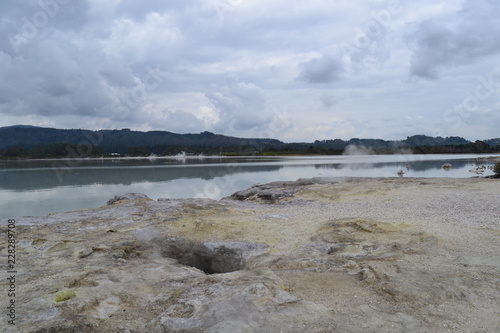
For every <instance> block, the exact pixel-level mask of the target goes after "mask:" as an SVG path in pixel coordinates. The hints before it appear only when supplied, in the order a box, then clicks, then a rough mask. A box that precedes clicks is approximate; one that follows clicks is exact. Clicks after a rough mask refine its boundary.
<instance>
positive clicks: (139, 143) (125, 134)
mask: <svg viewBox="0 0 500 333" xmlns="http://www.w3.org/2000/svg"><path fill="white" fill-rule="evenodd" d="M92 138H93V139H92ZM98 139H99V146H100V148H101V149H102V150H103V151H106V152H117V153H122V154H124V153H126V152H127V150H128V149H129V148H130V147H145V148H149V149H153V150H158V153H161V152H160V151H159V150H161V149H162V148H164V149H166V148H167V147H175V146H177V147H180V148H182V149H184V150H186V149H189V148H196V147H198V148H199V147H211V148H219V147H240V149H241V148H245V149H247V150H248V149H253V150H260V149H265V148H271V147H278V146H281V145H283V142H282V141H279V140H275V139H243V138H236V137H231V136H225V135H219V134H214V133H211V132H203V133H200V134H176V133H172V132H167V131H150V132H139V131H131V130H130V129H121V130H99V131H90V130H85V129H55V128H44V127H34V126H22V125H21V126H19V125H18V126H8V127H2V128H0V149H8V148H11V147H20V148H22V149H25V150H29V149H32V148H34V147H37V146H42V145H51V144H59V143H64V144H72V145H78V144H81V143H85V142H89V141H90V142H91V143H92V141H97V140H98ZM252 147H253V148H252Z"/></svg>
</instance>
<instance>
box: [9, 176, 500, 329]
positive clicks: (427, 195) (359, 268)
mask: <svg viewBox="0 0 500 333" xmlns="http://www.w3.org/2000/svg"><path fill="white" fill-rule="evenodd" d="M498 189H499V183H498V180H496V179H480V178H475V179H422V178H418V179H417V178H413V179H412V178H383V179H373V178H313V179H302V180H298V181H296V182H274V183H270V184H264V185H255V186H253V187H251V188H250V189H247V190H244V191H239V192H237V193H235V194H233V195H232V196H230V197H227V198H224V199H222V200H220V201H213V200H209V199H180V200H169V199H159V200H157V201H154V200H151V199H149V198H148V197H147V196H146V195H142V194H125V195H118V196H116V197H115V198H113V199H110V201H109V202H108V203H109V204H108V205H106V206H103V207H100V208H97V209H87V210H80V211H74V212H67V213H58V214H52V215H49V216H46V217H31V218H19V219H18V220H17V227H16V233H17V235H18V241H19V242H18V244H17V247H16V251H17V252H16V258H17V271H18V273H17V275H16V288H17V290H16V309H17V318H16V326H15V328H14V327H11V326H10V325H3V324H2V328H1V330H2V331H6V332H8V331H12V332H37V333H42V332H141V333H143V332H498V331H500V313H499V312H500V310H499V309H500V303H499V302H500V288H499V287H500V280H499V276H500V256H499V255H498V253H500V242H498V237H499V236H500V205H499V203H498V202H499V201H498ZM1 231H2V232H3V233H4V239H6V235H5V234H6V227H5V226H2V230H1ZM2 250H3V251H5V248H4V249H2ZM7 282H8V281H7ZM2 288H3V290H6V289H7V284H6V281H5V280H4V281H2ZM2 321H3V322H4V323H7V319H6V318H5V316H4V318H3V319H2Z"/></svg>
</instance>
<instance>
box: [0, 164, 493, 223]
mask: <svg viewBox="0 0 500 333" xmlns="http://www.w3.org/2000/svg"><path fill="white" fill-rule="evenodd" d="M478 157H485V155H360V156H324V157H323V156H322V157H273V158H268V157H248V158H241V157H240V158H218V157H217V158H215V157H207V158H197V157H182V156H181V157H176V158H168V159H167V158H151V159H142V160H138V159H113V160H109V159H104V160H79V161H22V162H11V161H2V162H0V215H1V217H2V218H6V217H19V216H40V215H46V214H49V213H55V212H62V211H70V210H75V209H81V208H91V207H99V206H102V205H105V204H106V202H107V200H108V199H110V198H112V197H113V196H115V195H116V194H122V193H129V192H137V193H144V194H146V195H148V196H149V197H150V198H151V199H158V198H193V197H197V198H211V199H220V198H222V197H224V196H228V195H230V194H232V193H234V192H236V191H238V190H241V189H245V188H248V187H249V186H251V185H253V184H255V183H267V182H271V181H277V180H296V179H298V178H311V177H397V176H398V175H397V172H398V170H403V171H404V175H403V177H455V178H466V177H475V176H478V175H477V174H475V173H471V172H470V171H469V170H470V169H474V168H476V167H477V166H480V165H482V164H484V165H485V166H489V165H492V164H493V162H491V161H478V160H477V158H478ZM444 163H450V164H451V165H452V168H451V170H449V171H446V170H444V169H443V168H442V166H443V164H444ZM491 174H493V172H492V171H491V170H489V169H486V170H485V172H484V174H483V175H484V176H486V175H491Z"/></svg>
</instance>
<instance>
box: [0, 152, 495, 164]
mask: <svg viewBox="0 0 500 333" xmlns="http://www.w3.org/2000/svg"><path fill="white" fill-rule="evenodd" d="M391 155H402V156H412V155H414V156H433V155H434V156H435V155H450V156H451V155H464V156H465V155H479V156H485V157H479V158H483V159H485V160H496V159H500V153H454V154H442V153H441V154H367V155H318V154H309V155H307V154H300V155H297V154H290V155H284V154H283V155H171V156H116V157H61V158H17V159H4V158H0V162H43V161H47V162H51V161H111V160H124V161H126V160H138V161H139V160H188V159H189V160H200V159H225V158H273V157H338V156H391Z"/></svg>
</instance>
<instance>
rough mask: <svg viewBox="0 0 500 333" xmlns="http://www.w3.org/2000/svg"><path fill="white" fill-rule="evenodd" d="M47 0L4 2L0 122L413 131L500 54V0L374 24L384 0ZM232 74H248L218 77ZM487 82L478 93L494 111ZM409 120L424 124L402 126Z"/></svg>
mask: <svg viewBox="0 0 500 333" xmlns="http://www.w3.org/2000/svg"><path fill="white" fill-rule="evenodd" d="M44 1H45V2H44V3H46V4H51V6H52V7H51V6H49V7H47V6H40V5H39V2H38V0H23V1H18V0H6V1H1V2H0V17H1V20H0V77H2V80H1V81H0V117H1V119H2V122H3V123H2V125H10V124H19V123H23V122H24V123H26V124H32V125H42V126H47V125H50V126H54V127H77V128H80V127H88V128H92V129H98V128H100V127H107V128H114V127H117V128H121V127H128V128H132V129H141V130H149V129H170V130H172V131H174V130H175V131H180V132H186V131H189V132H192V131H202V130H211V131H216V132H219V133H223V134H230V135H236V136H249V135H252V136H253V135H255V134H256V133H257V134H259V135H262V136H273V137H277V138H281V139H286V140H288V141H294V140H296V141H303V140H314V139H316V138H318V137H319V138H330V137H331V136H332V135H333V136H336V135H338V136H340V137H342V138H344V139H346V138H349V137H350V136H378V137H384V136H388V135H390V134H387V133H394V130H393V131H388V130H387V124H386V123H384V122H383V121H379V122H376V121H372V120H376V119H393V120H392V122H391V126H392V127H394V128H403V129H404V132H405V133H406V134H407V135H412V134H414V131H415V132H418V133H422V132H424V130H425V129H426V128H427V127H429V129H428V130H429V131H432V128H431V127H432V126H433V125H432V124H435V123H442V119H441V118H442V117H443V114H445V110H446V109H447V108H451V107H453V106H454V105H455V104H457V103H460V102H461V101H463V99H464V97H465V96H467V95H468V94H469V93H470V92H471V91H472V92H473V91H474V89H475V87H476V85H477V84H478V81H477V77H478V76H479V75H482V76H483V77H487V76H488V75H489V73H490V72H491V71H492V70H493V68H494V67H495V66H497V64H498V61H497V58H498V51H499V50H500V47H499V44H500V40H499V39H498V37H497V36H499V35H500V22H499V20H500V12H499V4H498V1H488V0H477V1H472V0H467V1H464V3H463V5H461V7H460V5H457V3H456V2H453V3H452V4H451V3H448V2H446V3H444V2H443V3H441V4H440V5H439V6H436V4H435V1H431V0H423V1H419V2H418V4H417V3H416V2H410V1H403V2H402V4H401V6H400V7H401V8H400V10H398V12H397V13H393V14H391V16H390V17H387V18H386V19H384V18H383V17H382V21H384V20H385V21H384V22H382V23H381V24H382V25H383V26H384V27H383V29H380V31H375V32H373V31H372V32H369V31H368V29H369V28H370V26H372V25H373V22H375V20H376V17H375V16H373V15H372V13H373V12H375V13H379V14H380V13H384V11H386V10H388V8H389V7H388V3H389V1H388V3H387V4H386V3H384V1H382V2H378V1H377V2H374V1H370V0H360V1H352V2H338V1H330V2H328V1H326V2H325V1H313V2H308V3H304V2H303V1H302V2H301V1H298V0H291V1H288V2H284V1H281V0H272V1H260V2H259V1H244V0H243V1H241V0H210V1H203V2H198V1H194V0H188V1H173V0H166V1H163V0H145V1H135V0H121V1H99V0H81V1H80V0H78V1H77V0H71V1H62V0H44ZM65 2H67V3H65ZM54 4H57V6H55V5H54ZM457 6H458V7H457ZM378 17H379V19H380V17H381V16H380V15H378ZM45 18H46V19H45ZM410 23H411V24H410ZM33 26H34V28H33ZM408 27H412V31H411V32H408V31H409V28H408ZM30 29H31V30H30ZM359 29H361V30H363V31H365V34H367V36H368V37H369V38H370V40H369V42H368V43H366V44H363V45H364V46H363V47H361V46H359V47H358V49H357V50H355V52H353V53H348V54H340V51H339V46H340V45H344V44H350V45H356V42H355V40H354V38H356V37H357V36H358V35H359V31H358V30H359ZM404 38H406V39H404ZM404 41H408V43H404ZM314 54H316V56H315V57H314V56H311V55H314ZM448 69H452V70H453V75H454V77H451V75H449V76H443V78H442V79H441V80H436V81H434V82H433V86H432V87H430V86H429V85H428V84H427V83H425V82H421V81H420V80H408V72H409V71H410V72H411V73H412V74H413V76H417V77H425V78H438V77H439V76H440V75H441V73H445V71H447V70H448ZM451 72H452V71H448V72H446V73H451ZM151 73H153V76H152V75H151ZM226 77H238V78H239V80H232V81H231V80H229V81H228V83H227V84H226V85H219V86H217V85H214V83H220V82H224V78H226ZM495 80H496V79H495ZM250 82H251V83H250ZM495 82H497V81H495ZM331 83H335V85H328V84H331ZM495 84H496V83H495ZM326 88H328V91H327V92H325V91H326ZM484 89H486V88H484ZM484 89H482V90H481V92H482V93H483V95H484V94H485V90H484ZM492 89H493V88H492ZM492 89H490V90H491V93H490V94H489V95H488V98H487V99H481V101H480V104H481V105H480V107H481V108H484V109H485V110H486V109H488V108H490V109H491V104H494V103H493V102H494V97H493V96H496V95H495V94H494V93H493V91H492ZM490 90H488V92H490ZM443 92H446V93H443ZM464 94H465V95H464ZM422 96H426V98H425V99H423V98H422ZM318 98H319V100H318ZM333 105H335V107H332V106H333ZM326 109H328V110H326ZM165 110H169V111H165ZM170 110H177V111H170ZM276 110H284V111H286V113H287V115H288V116H287V117H290V121H288V120H287V122H286V123H287V124H288V125H286V126H277V124H278V123H279V122H277V121H276V120H277V119H278V118H279V117H277V116H276V115H277V112H275V111H276ZM395 114H397V115H398V116H397V117H394V115H395ZM479 114H480V113H478V115H479ZM483 114H484V115H486V114H487V113H481V115H483ZM374 115H377V116H376V117H375V116H374ZM414 115H415V116H416V115H419V116H420V117H421V121H419V123H418V124H417V123H414V122H407V121H406V122H405V121H404V119H407V117H408V116H410V117H413V116H414ZM193 117H194V118H193ZM471 117H472V116H471ZM471 117H469V118H471ZM487 123H488V122H487V121H484V122H480V121H475V122H471V121H468V122H466V121H464V122H463V123H462V125H461V126H460V127H457V126H452V125H453V124H454V123H451V125H450V124H449V123H446V122H445V123H444V124H442V125H440V126H441V127H443V130H449V131H453V133H451V132H450V133H449V134H450V135H460V134H461V133H474V131H476V133H484V134H483V135H485V136H495V135H497V133H496V132H495V129H493V128H491V129H489V132H488V131H486V130H485V126H486V125H487ZM290 124H291V125H290ZM318 124H319V125H318ZM339 124H341V125H339ZM429 124H430V125H429ZM480 125H481V126H480ZM278 127H279V128H278ZM413 130H414V131H413ZM266 133H268V134H266ZM447 133H448V132H447ZM486 133H491V135H489V134H486ZM427 134H431V133H427ZM464 135H465V134H464ZM344 136H345V137H344ZM348 136H349V137H348Z"/></svg>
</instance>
